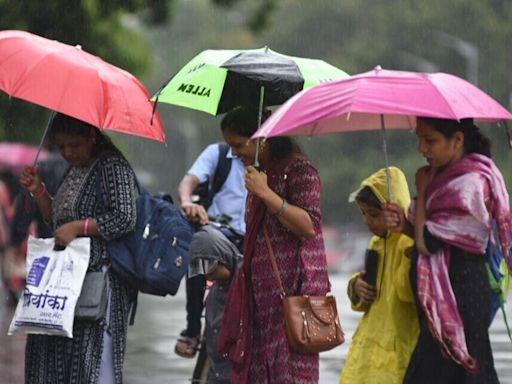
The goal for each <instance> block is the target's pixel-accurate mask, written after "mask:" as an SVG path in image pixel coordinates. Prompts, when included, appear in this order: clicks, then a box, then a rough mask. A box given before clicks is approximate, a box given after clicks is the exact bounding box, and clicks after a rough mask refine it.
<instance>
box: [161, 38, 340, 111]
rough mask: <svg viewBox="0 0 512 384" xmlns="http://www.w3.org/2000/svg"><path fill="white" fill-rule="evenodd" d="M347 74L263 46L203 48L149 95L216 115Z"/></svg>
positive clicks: (268, 103) (273, 101)
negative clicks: (251, 47) (228, 48)
mask: <svg viewBox="0 0 512 384" xmlns="http://www.w3.org/2000/svg"><path fill="white" fill-rule="evenodd" d="M346 77H348V74H347V73H345V72H344V71H342V70H341V69H338V68H336V67H334V66H332V65H330V64H328V63H326V62H325V61H322V60H315V59H306V58H300V57H293V56H286V55H283V54H280V53H277V52H274V51H272V50H270V49H269V48H267V47H265V48H261V49H250V50H206V51H203V52H201V53H200V54H199V55H197V56H196V57H194V58H193V59H192V60H191V61H190V62H189V63H187V64H186V65H185V66H184V67H183V68H182V69H181V70H180V71H179V72H178V73H177V74H176V75H175V76H174V77H172V78H171V79H170V80H169V82H168V83H166V84H165V85H164V86H162V88H161V89H160V90H159V91H158V92H157V94H156V95H155V96H153V100H158V101H159V102H163V103H168V104H173V105H178V106H182V107H187V108H192V109H196V110H199V111H203V112H207V113H210V114H212V115H218V114H221V113H225V112H227V111H229V110H231V109H232V108H234V107H236V106H239V105H253V106H255V107H256V106H258V105H260V108H261V106H262V105H265V106H271V105H279V104H282V103H284V102H285V101H286V100H288V99H289V98H290V97H291V96H293V95H294V94H296V93H298V92H299V91H301V90H302V89H306V88H309V87H312V86H313V85H316V84H318V83H321V82H327V81H332V80H338V79H343V78H346Z"/></svg>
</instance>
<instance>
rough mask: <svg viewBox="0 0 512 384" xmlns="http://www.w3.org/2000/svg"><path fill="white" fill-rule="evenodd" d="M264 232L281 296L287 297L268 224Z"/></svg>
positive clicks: (264, 227)
mask: <svg viewBox="0 0 512 384" xmlns="http://www.w3.org/2000/svg"><path fill="white" fill-rule="evenodd" d="M263 234H264V235H265V242H266V243H267V248H268V252H269V254H270V261H271V262H272V269H273V270H274V274H275V275H276V279H277V282H278V284H279V289H280V290H281V298H285V297H286V292H285V291H284V288H283V282H282V281H281V274H280V273H279V268H278V267H277V262H276V256H275V254H274V249H273V248H272V244H271V243H270V237H269V236H268V230H267V226H266V225H264V226H263ZM328 286H329V292H331V282H330V281H328Z"/></svg>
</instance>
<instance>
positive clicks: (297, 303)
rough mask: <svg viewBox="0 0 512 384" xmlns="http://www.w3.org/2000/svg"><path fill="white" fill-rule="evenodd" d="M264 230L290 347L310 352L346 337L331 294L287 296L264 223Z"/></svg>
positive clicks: (336, 342)
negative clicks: (279, 291) (281, 300)
mask: <svg viewBox="0 0 512 384" xmlns="http://www.w3.org/2000/svg"><path fill="white" fill-rule="evenodd" d="M263 232H264V235H265V240H266V242H267V247H268V250H269V253H270V258H271V261H272V268H273V269H274V273H275V275H276V279H277V281H278V283H279V288H280V289H281V297H282V299H283V313H284V317H285V322H286V333H287V336H288V342H289V344H290V347H291V348H292V349H293V350H294V351H295V352H299V353H305V354H313V353H318V352H322V351H328V350H329V349H332V348H334V347H337V346H338V345H341V344H342V343H343V342H344V341H345V337H344V334H343V331H342V329H341V325H340V321H339V317H338V310H337V307H336V299H335V298H334V296H332V295H329V294H328V295H327V296H306V295H304V296H289V297H287V296H286V294H285V291H284V288H283V283H282V281H281V276H280V273H279V269H278V267H277V262H276V258H275V255H274V250H273V249H272V244H271V243H270V239H269V237H268V231H267V227H266V226H265V227H264V228H263Z"/></svg>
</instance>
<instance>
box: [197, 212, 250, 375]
mask: <svg viewBox="0 0 512 384" xmlns="http://www.w3.org/2000/svg"><path fill="white" fill-rule="evenodd" d="M209 224H210V228H214V229H213V231H216V230H218V231H220V232H221V233H222V234H223V235H224V237H225V238H227V239H228V240H229V242H227V241H226V240H225V239H222V237H221V236H218V234H217V233H216V232H213V231H212V230H210V229H205V230H204V231H203V235H204V239H206V236H208V240H210V242H208V241H207V242H205V243H203V244H201V245H202V246H201V247H200V249H201V252H203V253H204V251H205V247H206V249H208V247H209V246H211V253H212V255H213V254H214V253H215V252H220V249H224V248H225V250H226V253H225V254H223V255H218V256H219V258H224V259H225V261H227V263H226V264H227V265H228V264H230V263H229V260H231V266H232V268H231V270H229V271H228V269H229V268H227V267H225V266H224V265H223V264H222V263H219V262H213V263H212V262H211V260H210V263H209V264H210V265H205V264H203V265H201V266H199V267H197V266H196V267H194V266H193V265H192V264H193V263H196V262H197V263H198V264H200V263H201V260H202V263H204V260H205V259H202V258H199V257H196V258H194V256H195V255H194V251H195V249H196V246H195V245H193V244H191V247H190V251H191V252H190V253H191V265H192V266H191V270H194V268H199V269H201V270H202V272H203V274H205V276H206V277H207V287H206V291H205V296H204V303H205V306H204V309H203V315H202V317H203V318H204V319H205V326H204V329H203V332H202V335H201V340H200V343H199V347H198V349H197V351H198V355H197V358H196V363H195V366H194V370H193V373H192V378H191V380H190V381H191V382H192V383H194V384H203V383H206V382H207V380H208V374H209V372H210V371H211V370H215V369H216V368H218V367H221V368H220V369H219V370H220V371H222V370H223V369H225V368H226V364H227V360H225V359H223V358H220V356H218V355H217V354H216V352H212V351H216V337H215V336H214V335H208V332H207V330H208V329H214V332H213V333H216V332H215V329H218V327H220V324H219V317H218V316H214V315H215V314H217V315H218V312H215V311H223V310H224V300H223V299H225V297H226V296H227V289H226V286H227V287H228V289H229V284H230V282H231V278H232V276H233V275H234V273H235V271H236V269H237V265H239V262H240V259H241V248H242V247H243V235H242V234H241V233H240V232H238V231H237V230H236V229H234V228H233V227H231V226H230V225H229V219H226V218H222V217H221V218H210V222H209ZM204 232H208V234H205V233H204ZM198 237H199V238H200V237H201V235H199V236H198ZM197 241H201V240H199V239H198V240H197ZM218 242H222V243H223V246H220V245H219V243H218ZM228 243H230V244H231V245H228ZM198 248H199V247H198ZM196 256H197V255H196ZM194 260H196V261H194ZM207 264H208V263H207ZM219 266H221V267H223V266H224V269H225V270H226V271H228V273H229V275H227V276H228V277H227V279H228V280H225V278H226V275H222V274H218V273H217V275H215V274H213V275H212V274H211V273H212V272H213V271H217V272H218V271H219V270H220V268H219ZM209 270H210V274H208V273H206V272H208V271H209ZM222 273H225V272H222ZM220 277H222V278H220ZM216 278H219V281H216ZM212 294H213V295H214V296H212V297H211V298H210V300H209V301H208V300H207V299H208V296H209V295H212ZM213 319H215V320H213ZM220 319H221V317H220ZM208 343H210V345H208ZM208 347H210V348H208ZM209 352H210V354H212V355H213V356H209ZM211 359H213V368H212V360H211ZM221 360H222V361H221ZM216 373H217V372H216Z"/></svg>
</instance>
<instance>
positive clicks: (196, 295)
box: [184, 275, 206, 337]
mask: <svg viewBox="0 0 512 384" xmlns="http://www.w3.org/2000/svg"><path fill="white" fill-rule="evenodd" d="M186 284H187V328H186V329H185V332H184V336H188V337H195V336H198V335H199V334H200V333H201V315H202V313H203V307H204V302H203V300H204V293H205V287H206V279H205V277H204V275H196V276H194V277H191V278H188V279H187V283H186Z"/></svg>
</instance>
